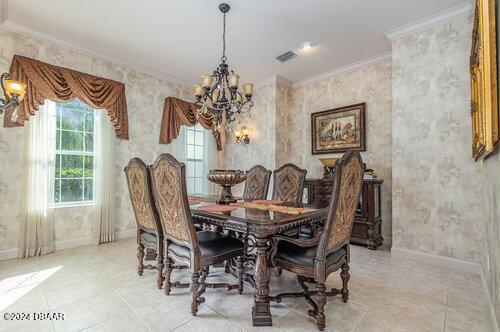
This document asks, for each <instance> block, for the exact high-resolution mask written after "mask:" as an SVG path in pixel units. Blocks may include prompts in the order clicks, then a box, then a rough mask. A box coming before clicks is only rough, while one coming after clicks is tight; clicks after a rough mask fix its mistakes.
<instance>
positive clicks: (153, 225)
mask: <svg viewBox="0 0 500 332" xmlns="http://www.w3.org/2000/svg"><path fill="white" fill-rule="evenodd" d="M125 176H126V178H127V185H128V193H129V196H130V201H131V202H132V207H133V209H134V214H135V221H136V223H137V227H138V228H139V229H142V230H145V231H147V232H157V233H158V234H161V232H162V230H161V224H160V221H159V219H158V215H157V212H156V210H155V208H154V203H153V195H152V191H151V183H150V179H149V168H148V166H146V164H144V162H143V161H142V160H141V159H139V158H132V159H130V161H129V163H128V165H127V167H125Z"/></svg>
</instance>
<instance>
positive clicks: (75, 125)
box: [61, 105, 84, 130]
mask: <svg viewBox="0 0 500 332" xmlns="http://www.w3.org/2000/svg"><path fill="white" fill-rule="evenodd" d="M61 116H62V123H61V128H62V129H68V130H83V121H84V120H83V117H84V113H83V112H82V111H79V110H75V109H71V108H68V107H67V106H66V105H65V106H64V108H63V109H62V110H61Z"/></svg>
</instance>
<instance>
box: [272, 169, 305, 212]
mask: <svg viewBox="0 0 500 332" xmlns="http://www.w3.org/2000/svg"><path fill="white" fill-rule="evenodd" d="M306 174H307V170H306V169H301V168H299V167H297V166H295V165H294V164H285V165H283V166H281V167H280V168H278V169H277V170H275V171H274V172H273V183H274V184H273V200H279V201H283V202H291V203H301V202H302V192H303V190H304V181H305V179H306Z"/></svg>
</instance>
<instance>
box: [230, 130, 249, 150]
mask: <svg viewBox="0 0 500 332" xmlns="http://www.w3.org/2000/svg"><path fill="white" fill-rule="evenodd" d="M248 135H250V131H249V130H248V129H247V126H243V127H241V130H237V131H235V132H234V136H235V137H236V143H238V144H241V145H243V146H248V144H250V137H248Z"/></svg>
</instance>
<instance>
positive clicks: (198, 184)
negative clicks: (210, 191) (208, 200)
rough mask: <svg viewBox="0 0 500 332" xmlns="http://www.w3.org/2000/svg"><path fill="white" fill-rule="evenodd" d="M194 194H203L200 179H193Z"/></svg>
mask: <svg viewBox="0 0 500 332" xmlns="http://www.w3.org/2000/svg"><path fill="white" fill-rule="evenodd" d="M194 183H195V188H194V190H195V193H197V194H202V193H203V180H202V178H195V182H194Z"/></svg>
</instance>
